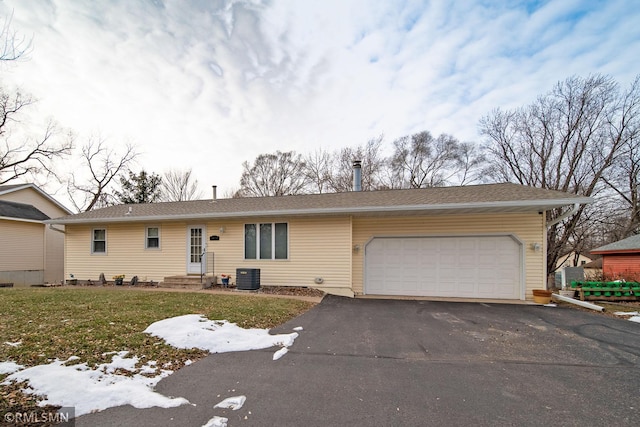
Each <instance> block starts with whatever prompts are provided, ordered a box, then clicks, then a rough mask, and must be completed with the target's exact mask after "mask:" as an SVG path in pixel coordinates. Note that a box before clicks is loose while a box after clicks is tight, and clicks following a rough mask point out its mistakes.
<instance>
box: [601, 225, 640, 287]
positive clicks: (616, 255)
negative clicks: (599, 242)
mask: <svg viewBox="0 0 640 427" xmlns="http://www.w3.org/2000/svg"><path fill="white" fill-rule="evenodd" d="M591 253H592V254H594V255H602V274H603V275H604V277H605V278H608V279H625V280H637V281H640V235H636V236H631V237H627V238H626V239H622V240H618V241H617V242H613V243H610V244H608V245H604V246H600V247H599V248H596V249H594V250H592V251H591Z"/></svg>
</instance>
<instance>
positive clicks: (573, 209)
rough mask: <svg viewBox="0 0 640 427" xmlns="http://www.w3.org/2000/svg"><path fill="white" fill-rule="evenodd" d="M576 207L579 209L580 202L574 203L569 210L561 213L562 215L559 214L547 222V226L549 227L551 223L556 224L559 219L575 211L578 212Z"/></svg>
mask: <svg viewBox="0 0 640 427" xmlns="http://www.w3.org/2000/svg"><path fill="white" fill-rule="evenodd" d="M578 209H580V203H574V204H573V207H572V208H571V209H570V210H568V211H567V212H565V213H563V214H562V215H560V216H559V217H558V218H556V219H554V220H553V221H549V222H547V227H551V226H553V225H556V224H557V223H559V222H560V221H562V220H564V219H565V218H568V217H570V216H571V215H573V214H575V213H576V212H578Z"/></svg>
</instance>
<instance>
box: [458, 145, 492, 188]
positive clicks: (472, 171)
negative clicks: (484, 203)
mask: <svg viewBox="0 0 640 427" xmlns="http://www.w3.org/2000/svg"><path fill="white" fill-rule="evenodd" d="M485 163H486V158H485V156H484V154H483V153H482V152H481V151H480V149H479V147H478V146H477V145H476V144H474V143H471V142H461V143H460V144H459V145H458V161H457V168H456V169H455V175H454V180H455V183H456V184H458V185H468V184H473V183H477V182H482V181H483V175H482V168H483V167H484V165H485Z"/></svg>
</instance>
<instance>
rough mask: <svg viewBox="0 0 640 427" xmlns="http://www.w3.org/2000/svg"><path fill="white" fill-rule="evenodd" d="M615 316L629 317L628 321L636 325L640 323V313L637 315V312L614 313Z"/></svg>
mask: <svg viewBox="0 0 640 427" xmlns="http://www.w3.org/2000/svg"><path fill="white" fill-rule="evenodd" d="M613 314H615V315H616V316H622V317H624V316H631V317H629V319H628V320H630V321H632V322H636V323H640V313H638V312H637V311H616V312H615V313H613Z"/></svg>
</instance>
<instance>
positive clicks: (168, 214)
mask: <svg viewBox="0 0 640 427" xmlns="http://www.w3.org/2000/svg"><path fill="white" fill-rule="evenodd" d="M354 188H357V186H354ZM591 201H592V199H591V198H588V197H581V196H576V195H573V194H568V193H565V192H559V191H551V190H544V189H540V188H532V187H527V186H522V185H517V184H511V183H504V184H489V185H474V186H461V187H438V188H423V189H406V190H384V191H353V192H345V193H333V194H310V195H296V196H280V197H252V198H234V199H217V198H216V197H215V187H214V197H213V199H209V200H197V201H185V202H167V203H152V204H138V205H118V206H111V207H107V208H104V209H98V210H94V211H90V212H84V213H80V214H77V215H70V216H65V217H62V218H57V219H54V220H50V221H48V222H49V223H51V224H58V225H64V226H65V228H66V234H65V236H66V239H65V254H66V256H65V272H66V274H67V277H68V276H69V274H74V276H75V277H76V278H78V279H80V280H87V279H91V280H95V279H97V278H98V276H99V275H100V273H104V274H105V276H106V277H107V278H109V277H112V276H113V275H120V274H124V275H126V276H127V277H128V278H131V277H132V276H134V275H136V276H138V278H139V279H140V280H143V281H144V280H147V281H148V280H154V281H163V279H164V278H165V277H168V276H172V275H181V274H182V275H185V274H194V275H199V274H201V273H205V274H207V275H215V276H218V277H220V276H221V275H222V274H228V275H232V276H235V273H236V269H238V268H251V269H259V270H260V283H261V284H262V285H280V286H309V287H316V288H319V289H321V290H323V291H325V292H327V293H332V294H337V295H345V296H359V295H398V296H426V297H454V298H455V297H463V298H489V299H495V298H497V299H512V300H514V299H515V300H524V299H529V298H531V297H532V290H533V289H534V288H545V287H546V277H547V272H546V267H545V265H546V262H545V260H546V243H545V242H546V230H547V224H546V215H545V211H547V210H549V209H552V208H557V207H564V206H567V207H575V206H577V205H578V204H582V203H590V202H591ZM234 279H235V277H234Z"/></svg>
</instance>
